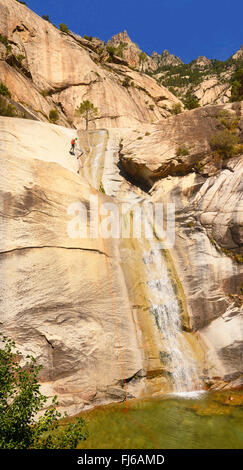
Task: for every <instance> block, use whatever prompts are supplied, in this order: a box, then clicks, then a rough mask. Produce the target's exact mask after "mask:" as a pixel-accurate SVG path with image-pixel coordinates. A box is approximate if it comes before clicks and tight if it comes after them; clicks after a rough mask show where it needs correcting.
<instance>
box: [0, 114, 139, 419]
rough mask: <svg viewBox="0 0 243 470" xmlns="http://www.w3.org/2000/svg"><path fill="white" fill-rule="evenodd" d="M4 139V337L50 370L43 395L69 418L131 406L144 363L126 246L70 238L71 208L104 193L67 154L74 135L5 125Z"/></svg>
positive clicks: (1, 122) (28, 124) (18, 123)
mask: <svg viewBox="0 0 243 470" xmlns="http://www.w3.org/2000/svg"><path fill="white" fill-rule="evenodd" d="M0 135H1V143H0V146H1V147H0V149H1V182H0V185H1V190H0V199H1V237H0V238H1V250H0V263H1V283H0V284H1V289H0V290H1V294H0V299H1V300H0V311H1V313H0V322H1V325H0V326H1V331H3V332H4V334H7V335H8V336H9V337H11V338H12V339H13V340H15V342H16V344H17V346H18V347H19V348H20V349H21V351H22V352H23V353H24V354H32V355H33V356H34V357H36V359H37V361H38V363H41V364H43V366H44V368H43V370H42V371H41V374H40V380H41V384H42V390H43V391H44V392H46V393H47V395H49V396H53V395H55V394H57V395H58V396H59V398H60V404H61V407H62V408H63V409H66V410H68V411H69V412H71V413H73V414H74V413H77V412H78V411H80V410H81V409H82V408H83V407H84V406H85V407H87V406H91V405H93V404H95V403H101V402H102V403H105V402H109V401H114V400H116V399H118V400H122V399H124V390H123V389H122V387H121V383H122V380H123V378H124V374H125V376H126V378H130V377H132V376H133V375H135V374H136V373H137V372H138V371H139V370H141V369H142V367H143V363H142V362H143V361H142V358H141V351H140V349H139V347H138V344H137V336H136V329H135V326H134V321H133V316H132V311H131V308H130V304H129V299H128V295H127V289H126V285H125V280H124V277H123V272H122V269H121V266H120V260H119V250H118V246H117V241H115V240H114V241H113V242H112V241H111V242H110V243H109V245H106V246H105V245H104V243H103V240H102V238H101V237H99V238H96V239H92V240H91V239H90V238H88V239H87V238H78V237H75V238H70V236H69V235H68V233H69V232H68V225H69V223H70V222H71V221H72V219H74V217H75V215H76V214H75V212H74V213H70V212H69V208H70V205H71V204H73V203H77V202H79V203H83V204H85V205H88V204H89V198H90V195H92V194H98V193H97V191H93V192H92V191H91V187H90V185H89V184H88V183H87V182H86V181H85V180H83V179H82V178H81V177H80V176H79V175H77V162H76V159H74V157H72V156H71V155H69V153H68V150H69V145H70V144H69V142H70V138H71V137H72V136H73V131H72V130H70V129H66V128H61V127H57V126H54V125H47V124H45V123H38V122H34V121H29V120H28V121H26V120H20V119H11V118H1V119H0ZM67 155H69V156H67ZM98 198H99V200H100V202H101V201H102V200H103V202H104V201H108V202H109V198H108V197H107V196H105V195H104V194H102V193H99V194H98ZM90 210H91V209H90ZM91 216H92V214H91V213H90V217H91ZM107 263H108V264H109V270H110V277H111V279H112V291H113V296H114V298H115V307H114V304H113V300H112V297H111V290H110V289H111V286H110V282H111V281H110V278H109V276H108V273H107ZM114 308H115V309H116V318H115V313H114ZM116 321H117V325H116ZM117 328H118V329H119V338H118V336H117V331H116V330H117ZM120 354H122V361H123V362H122V364H123V367H122V365H121V358H120ZM114 390H116V394H115V396H114Z"/></svg>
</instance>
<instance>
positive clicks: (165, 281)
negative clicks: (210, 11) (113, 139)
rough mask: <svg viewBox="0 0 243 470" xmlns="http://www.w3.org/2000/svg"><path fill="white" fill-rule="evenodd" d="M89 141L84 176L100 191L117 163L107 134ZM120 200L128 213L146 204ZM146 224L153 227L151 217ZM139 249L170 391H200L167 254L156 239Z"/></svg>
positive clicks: (128, 195)
mask: <svg viewBox="0 0 243 470" xmlns="http://www.w3.org/2000/svg"><path fill="white" fill-rule="evenodd" d="M89 140H90V142H89V146H90V152H89V154H88V155H87V157H86V159H85V163H84V167H83V170H82V174H83V176H84V177H85V178H86V179H88V181H89V182H90V184H91V185H92V186H93V187H95V188H96V189H99V188H100V186H101V185H102V187H103V186H106V185H105V183H104V182H103V175H104V173H105V172H106V174H108V175H109V171H108V172H107V167H108V166H109V167H112V165H114V172H112V171H111V172H110V174H111V175H113V178H114V173H115V171H116V168H115V163H114V161H113V155H112V153H111V155H110V161H107V160H108V159H109V149H108V147H109V139H108V133H107V131H105V130H100V131H96V132H94V133H92V134H90V136H89ZM115 181H116V182H115V183H114V184H109V176H108V184H107V186H109V195H110V196H112V195H114V194H115V195H116V196H117V193H118V194H119V191H118V190H117V187H116V186H117V185H119V184H120V181H119V178H117V179H116V180H115ZM112 182H113V181H112ZM106 183H107V179H106ZM105 189H106V188H105ZM119 199H120V201H121V200H122V202H126V203H127V204H128V209H127V211H128V213H129V210H130V209H131V208H132V206H133V205H134V203H135V204H138V203H141V202H143V198H142V197H139V196H138V194H137V193H136V188H134V189H130V190H129V191H125V192H120V194H119ZM145 216H146V215H145ZM145 223H147V224H148V225H149V217H148V219H147V220H146V221H145ZM138 247H139V250H140V253H141V256H140V260H141V271H142V272H143V276H144V279H143V280H142V282H144V283H145V284H146V291H147V296H148V299H147V302H148V304H149V306H150V312H151V315H153V317H154V320H155V325H156V326H157V328H158V329H159V331H160V332H161V336H162V344H161V352H160V355H161V357H160V360H161V362H162V364H163V365H164V367H165V368H166V370H167V379H168V383H169V386H168V387H167V388H168V390H171V391H172V392H176V393H183V392H190V391H194V390H198V389H199V388H200V380H199V377H198V371H197V364H196V361H195V360H194V352H193V350H192V347H191V345H190V343H189V342H188V340H187V338H186V337H185V335H184V332H183V331H182V325H181V318H180V313H181V312H180V307H179V303H178V299H177V296H176V293H175V291H174V288H173V283H172V280H171V278H170V276H169V273H168V268H167V263H166V260H165V258H164V256H163V250H162V249H161V247H160V244H159V242H158V240H157V239H156V238H155V237H154V238H153V239H152V240H140V242H139V244H138Z"/></svg>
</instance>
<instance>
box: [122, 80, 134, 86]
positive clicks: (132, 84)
mask: <svg viewBox="0 0 243 470" xmlns="http://www.w3.org/2000/svg"><path fill="white" fill-rule="evenodd" d="M122 86H124V87H126V88H128V87H129V86H134V82H132V80H131V78H129V77H126V78H125V79H124V80H123V82H122Z"/></svg>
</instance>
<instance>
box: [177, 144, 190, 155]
mask: <svg viewBox="0 0 243 470" xmlns="http://www.w3.org/2000/svg"><path fill="white" fill-rule="evenodd" d="M189 154H190V152H189V150H188V148H187V147H185V146H181V147H178V149H177V150H176V156H177V157H185V156H186V155H189Z"/></svg>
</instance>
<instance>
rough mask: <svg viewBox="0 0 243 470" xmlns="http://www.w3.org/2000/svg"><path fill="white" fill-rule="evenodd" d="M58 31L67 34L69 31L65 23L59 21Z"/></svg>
mask: <svg viewBox="0 0 243 470" xmlns="http://www.w3.org/2000/svg"><path fill="white" fill-rule="evenodd" d="M60 31H61V32H62V33H67V34H68V33H69V29H68V27H67V25H66V24H65V23H61V24H60Z"/></svg>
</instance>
